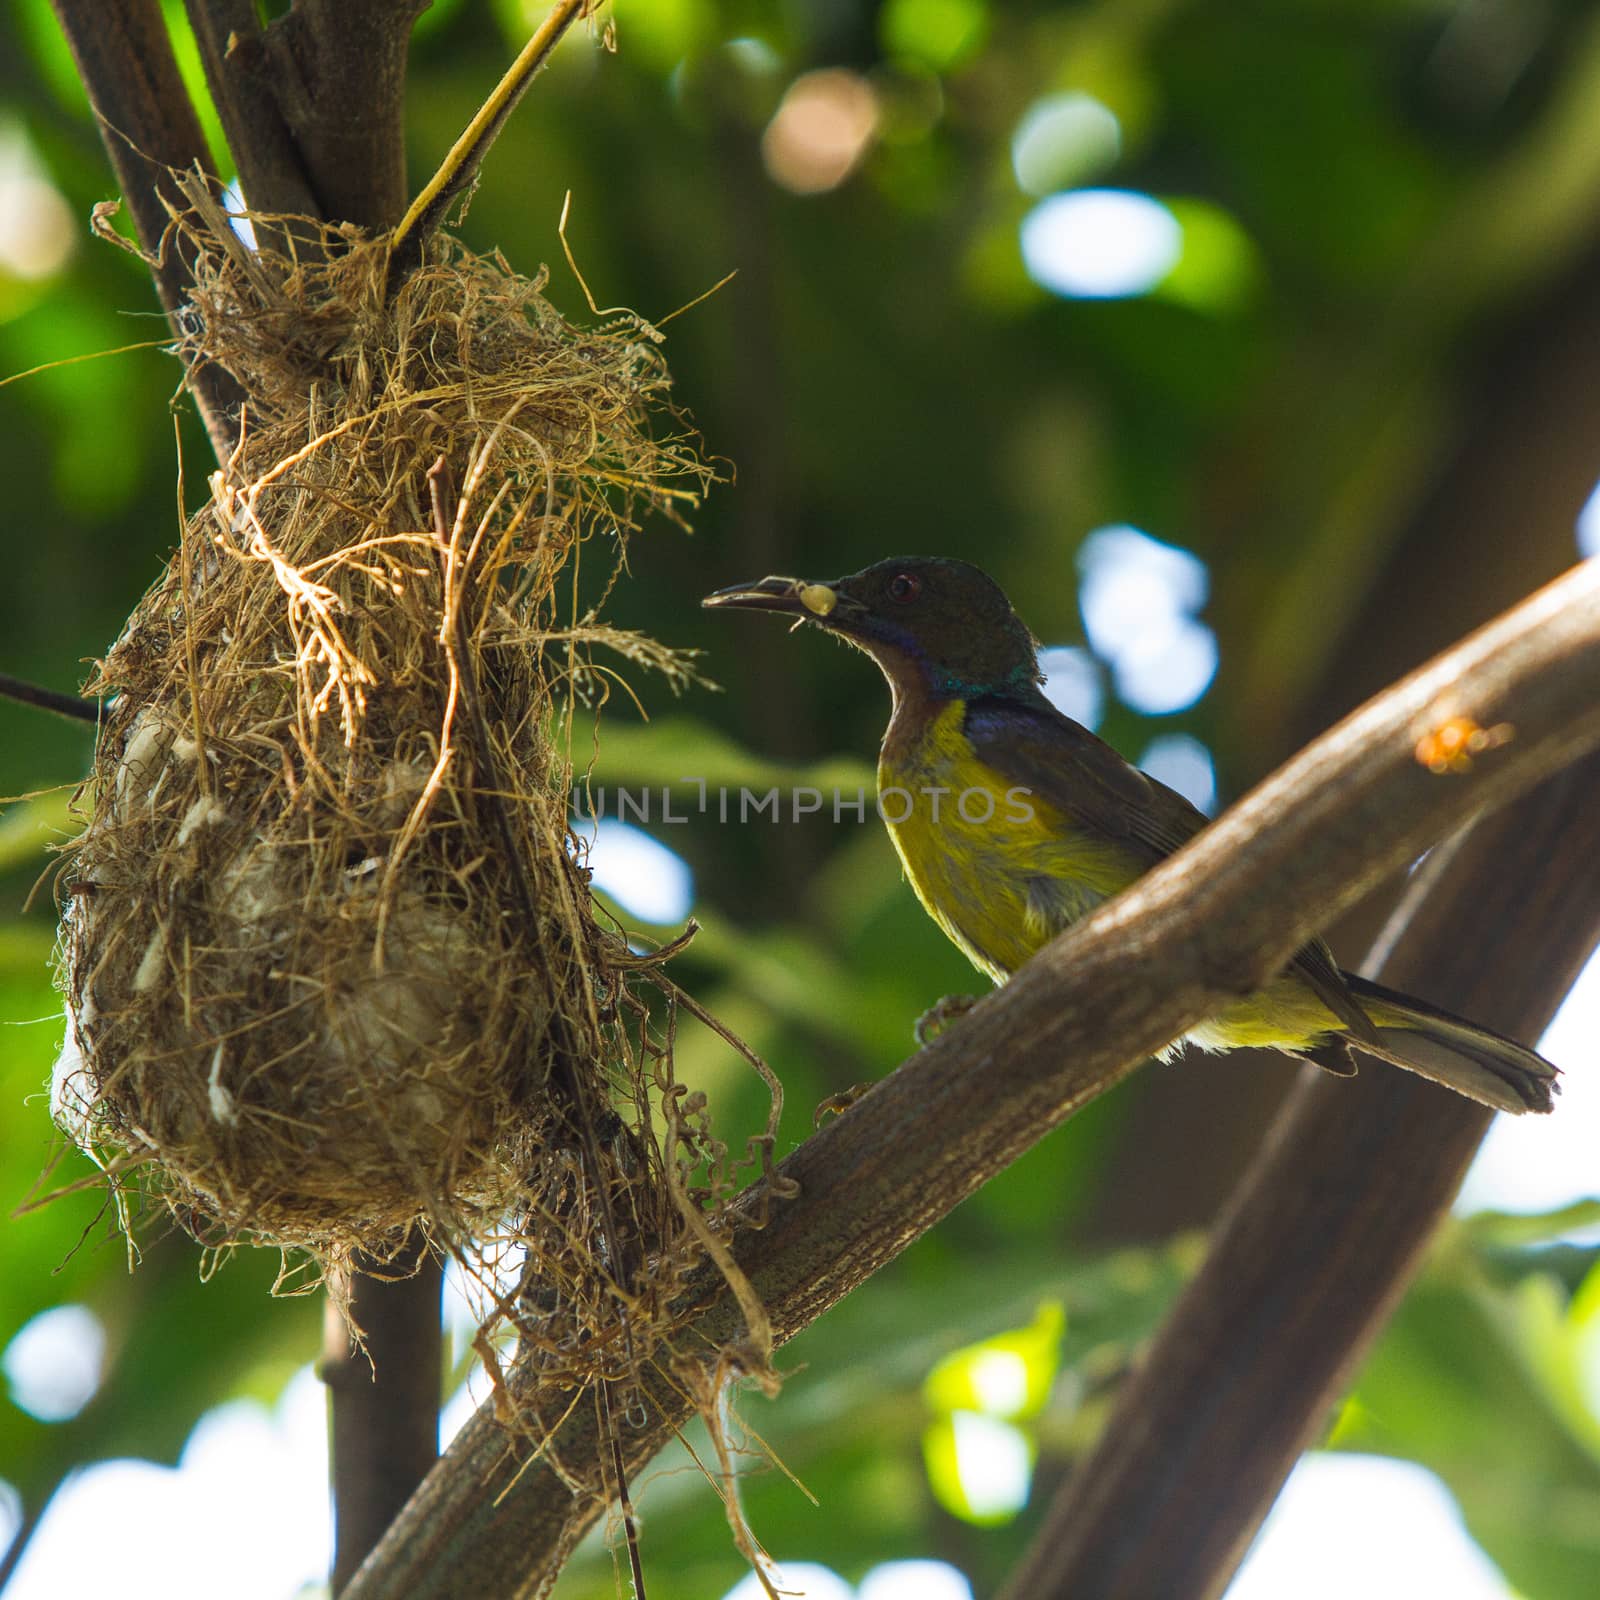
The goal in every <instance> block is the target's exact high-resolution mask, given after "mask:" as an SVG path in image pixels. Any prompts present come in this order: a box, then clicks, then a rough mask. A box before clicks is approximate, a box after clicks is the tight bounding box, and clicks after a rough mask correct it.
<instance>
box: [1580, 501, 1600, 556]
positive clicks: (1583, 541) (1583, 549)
mask: <svg viewBox="0 0 1600 1600" xmlns="http://www.w3.org/2000/svg"><path fill="white" fill-rule="evenodd" d="M1578 554H1579V555H1580V556H1581V557H1582V558H1583V559H1584V560H1588V558H1589V557H1590V556H1600V483H1597V484H1596V485H1595V486H1594V489H1593V491H1592V492H1591V493H1590V495H1589V498H1588V499H1587V500H1585V501H1584V503H1583V510H1582V511H1580V512H1579V513H1578Z"/></svg>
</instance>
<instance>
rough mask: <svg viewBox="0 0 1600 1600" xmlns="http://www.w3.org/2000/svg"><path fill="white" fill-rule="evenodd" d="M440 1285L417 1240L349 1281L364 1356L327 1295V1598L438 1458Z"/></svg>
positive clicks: (346, 1578)
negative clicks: (330, 1511) (332, 1540)
mask: <svg viewBox="0 0 1600 1600" xmlns="http://www.w3.org/2000/svg"><path fill="white" fill-rule="evenodd" d="M413 1268H415V1269H416V1270H415V1273H414V1274H413V1275H412V1276H410V1277H406V1276H399V1277H396V1276H395V1275H396V1274H402V1275H403V1274H405V1273H408V1272H411V1270H412V1269H413ZM441 1282H442V1274H441V1270H440V1265H439V1261H438V1258H437V1257H436V1256H434V1255H433V1254H432V1253H431V1252H430V1251H428V1250H426V1249H425V1248H424V1247H423V1246H422V1244H421V1242H420V1241H418V1242H416V1243H414V1244H413V1245H412V1246H411V1247H409V1249H408V1251H407V1252H406V1254H405V1255H404V1256H402V1257H400V1258H398V1259H397V1260H395V1261H393V1262H390V1263H386V1264H381V1265H378V1266H375V1267H373V1268H372V1269H371V1270H370V1271H366V1272H358V1273H355V1274H352V1276H351V1279H350V1283H349V1293H350V1314H351V1316H352V1317H354V1319H355V1322H356V1326H357V1327H359V1328H361V1329H362V1330H363V1332H364V1334H365V1339H366V1349H365V1350H364V1351H363V1350H361V1349H359V1348H357V1346H356V1345H355V1342H354V1340H353V1339H352V1338H351V1335H350V1329H349V1326H348V1324H347V1323H346V1322H345V1319H344V1317H343V1316H341V1315H340V1312H339V1308H338V1307H337V1306H336V1305H335V1304H334V1303H333V1298H332V1297H331V1296H330V1297H329V1301H328V1307H327V1312H326V1318H325V1326H324V1335H323V1356H322V1379H323V1381H324V1382H325V1383H326V1384H327V1386H328V1391H329V1394H330V1395H331V1397H332V1407H331V1409H332V1419H331V1433H332V1438H333V1461H332V1477H333V1495H334V1506H335V1508H336V1510H337V1519H336V1527H335V1533H336V1536H337V1542H338V1548H337V1549H336V1551H335V1552H334V1562H333V1592H334V1593H335V1594H339V1593H340V1592H341V1591H342V1590H343V1588H344V1586H345V1585H346V1584H347V1583H348V1582H349V1581H350V1577H351V1575H352V1574H353V1573H354V1572H355V1570H356V1568H357V1567H359V1566H360V1565H361V1563H362V1561H363V1560H365V1559H366V1555H367V1552H368V1551H369V1550H371V1549H372V1547H373V1546H374V1545H375V1544H377V1542H378V1540H379V1538H380V1537H381V1536H382V1534H383V1531H384V1529H385V1528H387V1527H388V1526H389V1524H390V1523H391V1522H392V1521H393V1520H394V1518H395V1514H396V1513H397V1512H398V1511H399V1510H400V1508H401V1506H403V1505H404V1504H405V1503H406V1500H407V1498H408V1497H409V1496H410V1495H411V1493H412V1491H413V1490H414V1489H415V1488H416V1486H417V1485H418V1484H419V1483H421V1482H422V1480H423V1478H424V1477H425V1476H426V1475H427V1472H428V1469H429V1468H430V1467H431V1466H432V1465H433V1463H434V1461H435V1460H436V1459H437V1457H438V1454H439V1374H440V1371H441V1368H442V1364H443V1350H442V1335H441V1331H440V1321H439V1291H440V1285H441Z"/></svg>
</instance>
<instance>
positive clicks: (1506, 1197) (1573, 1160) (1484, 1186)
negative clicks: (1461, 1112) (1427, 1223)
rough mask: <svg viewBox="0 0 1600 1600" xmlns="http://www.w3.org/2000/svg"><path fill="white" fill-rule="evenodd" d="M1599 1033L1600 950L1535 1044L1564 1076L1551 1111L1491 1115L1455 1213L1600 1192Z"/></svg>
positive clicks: (1545, 1203) (1534, 1207)
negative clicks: (1595, 1066) (1594, 1066)
mask: <svg viewBox="0 0 1600 1600" xmlns="http://www.w3.org/2000/svg"><path fill="white" fill-rule="evenodd" d="M1597 1033H1600V955H1596V956H1591V957H1590V959H1589V962H1588V965H1587V966H1585V967H1584V969H1583V971H1582V972H1581V973H1580V974H1579V975H1578V981H1577V982H1576V983H1575V984H1574V985H1573V986H1572V990H1571V992H1570V993H1569V994H1568V995H1567V998H1566V999H1565V1000H1564V1001H1562V1003H1561V1009H1560V1010H1559V1011H1557V1012H1556V1014H1555V1016H1554V1017H1553V1018H1552V1019H1551V1022H1550V1026H1549V1027H1548V1028H1547V1029H1546V1030H1545V1033H1544V1037H1543V1038H1542V1039H1540V1041H1539V1045H1538V1048H1539V1050H1540V1052H1541V1053H1542V1054H1543V1055H1545V1056H1547V1057H1548V1058H1549V1059H1550V1060H1551V1061H1553V1062H1555V1064H1556V1065H1557V1066H1558V1067H1561V1068H1562V1069H1563V1070H1564V1072H1565V1074H1566V1075H1565V1076H1564V1077H1563V1078H1562V1080H1561V1099H1560V1101H1559V1102H1558V1103H1557V1107H1556V1114H1555V1115H1554V1116H1552V1117H1496V1118H1495V1119H1494V1121H1493V1122H1492V1123H1491V1124H1490V1125H1489V1136H1488V1137H1487V1138H1486V1139H1485V1140H1484V1141H1483V1145H1482V1147H1481V1148H1480V1149H1479V1151H1478V1154H1477V1157H1476V1159H1475V1160H1474V1161H1473V1163H1472V1166H1471V1167H1470V1168H1469V1169H1468V1171H1467V1177H1466V1181H1465V1182H1464V1183H1463V1184H1462V1186H1461V1193H1460V1194H1459V1195H1458V1196H1457V1197H1456V1203H1455V1209H1456V1211H1457V1212H1458V1213H1463V1214H1466V1213H1471V1212H1473V1211H1513V1212H1521V1213H1530V1212H1540V1211H1559V1210H1562V1209H1564V1208H1565V1207H1567V1206H1570V1205H1573V1204H1575V1203H1576V1202H1577V1201H1580V1200H1587V1199H1591V1198H1594V1197H1596V1196H1600V1169H1597V1167H1596V1165H1595V1151H1596V1150H1597V1149H1600V1073H1596V1072H1594V1071H1593V1070H1591V1065H1590V1064H1591V1062H1592V1061H1593V1058H1594V1040H1595V1037H1596V1034H1597ZM1591 1237H1592V1235H1591Z"/></svg>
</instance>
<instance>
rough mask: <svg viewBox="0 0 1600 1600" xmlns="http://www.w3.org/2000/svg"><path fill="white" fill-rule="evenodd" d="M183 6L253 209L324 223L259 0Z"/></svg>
mask: <svg viewBox="0 0 1600 1600" xmlns="http://www.w3.org/2000/svg"><path fill="white" fill-rule="evenodd" d="M183 8H184V10H185V12H187V13H188V17H189V28H190V30H191V32H193V34H194V37H195V43H196V44H197V45H198V46H199V47H200V60H201V62H202V63H203V64H204V66H205V72H206V83H207V84H208V85H209V87H210V89H211V98H212V100H213V101H214V102H215V104H216V107H217V114H218V116H220V117H221V118H222V131H223V132H224V133H225V134H226V135H227V136H228V151H229V154H231V155H232V157H233V163H234V167H235V169H236V170H237V171H238V174H239V187H240V188H241V189H242V190H243V191H244V197H245V202H246V204H248V205H249V207H250V209H251V210H252V211H269V212H277V213H282V214H288V215H294V216H303V217H316V218H318V219H319V220H320V219H322V218H323V216H324V213H323V211H322V207H321V205H320V204H319V202H318V200H317V197H316V194H315V193H314V192H313V190H312V187H311V179H310V177H309V176H308V174H307V172H306V168H305V162H304V161H303V159H302V158H301V155H300V151H299V149H298V148H297V146H296V144H295V138H294V134H293V132H292V131H291V129H290V127H289V124H288V123H287V122H286V121H285V120H284V116H283V111H282V108H281V107H280V106H279V104H278V95H277V90H276V87H275V85H274V84H273V81H272V73H271V68H270V64H269V62H268V60H267V50H266V45H265V43H264V42H263V40H262V37H261V22H260V18H259V17H258V16H257V13H256V6H255V0H184V6H183ZM257 227H258V230H259V227H260V225H259V224H258V225H257Z"/></svg>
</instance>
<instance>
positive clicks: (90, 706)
mask: <svg viewBox="0 0 1600 1600" xmlns="http://www.w3.org/2000/svg"><path fill="white" fill-rule="evenodd" d="M0 696H3V697H4V698H5V699H7V700H15V701H16V702H17V704H18V705H22V706H37V707H38V708H39V709H40V710H41V711H52V712H54V713H55V715H56V716H58V717H67V718H70V719H71V720H72V721H73V722H87V723H90V724H98V722H99V721H100V716H101V713H102V712H103V710H104V706H103V704H102V703H101V702H100V701H99V700H86V699H84V697H83V696H82V695H81V694H62V693H61V692H60V691H59V690H56V689H44V688H41V687H40V686H39V685H38V684H37V683H29V682H28V681H27V679H26V678H13V677H12V676H11V674H10V673H9V672H0Z"/></svg>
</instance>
